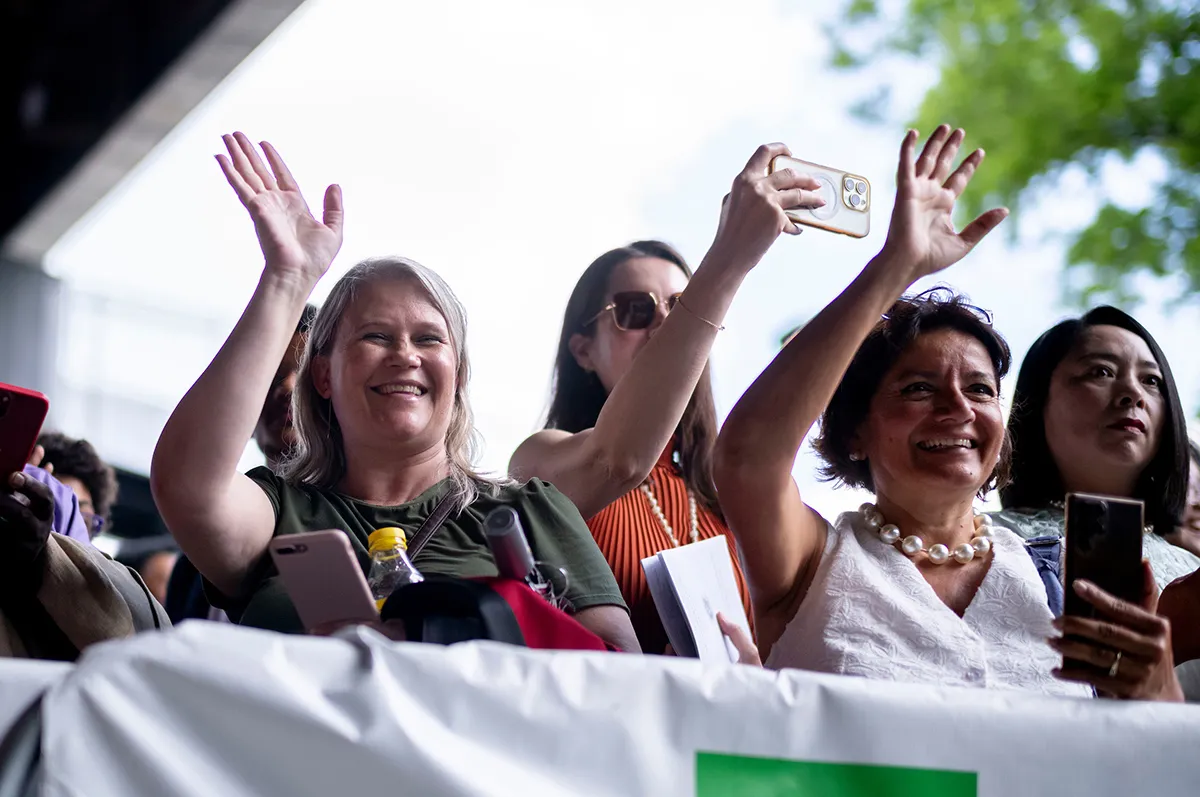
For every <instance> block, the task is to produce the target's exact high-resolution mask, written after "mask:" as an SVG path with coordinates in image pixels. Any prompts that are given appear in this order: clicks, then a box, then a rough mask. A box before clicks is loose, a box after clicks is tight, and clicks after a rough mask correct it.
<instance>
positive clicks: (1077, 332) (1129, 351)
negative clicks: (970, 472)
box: [995, 307, 1200, 588]
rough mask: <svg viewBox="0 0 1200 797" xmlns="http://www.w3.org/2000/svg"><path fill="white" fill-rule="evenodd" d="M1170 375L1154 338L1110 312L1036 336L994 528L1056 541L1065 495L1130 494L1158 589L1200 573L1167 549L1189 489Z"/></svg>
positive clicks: (1182, 554)
mask: <svg viewBox="0 0 1200 797" xmlns="http://www.w3.org/2000/svg"><path fill="white" fill-rule="evenodd" d="M1185 417H1186V416H1185V415H1184V412H1183V407H1182V405H1181V404H1180V401H1179V391H1178V390H1177V389H1176V387H1175V377H1174V376H1173V375H1172V374H1171V366H1170V364H1168V362H1167V358H1166V356H1164V355H1163V352H1162V349H1161V348H1160V347H1159V345H1158V343H1157V342H1156V341H1155V340H1154V338H1153V336H1151V334H1150V333H1149V332H1148V331H1147V330H1146V328H1145V327H1143V326H1142V325H1141V324H1139V323H1138V322H1137V321H1136V320H1134V319H1133V318H1132V317H1130V316H1129V315H1128V314H1126V313H1124V312H1122V311H1120V310H1118V309H1116V308H1115V307H1097V308H1095V309H1094V310H1091V311H1089V312H1088V313H1087V314H1085V315H1084V316H1083V317H1081V318H1076V319H1071V320H1068V321H1063V322H1062V323H1060V324H1057V325H1055V326H1054V327H1052V328H1051V329H1050V330H1048V331H1047V332H1046V333H1045V334H1043V335H1042V336H1041V337H1040V338H1038V339H1037V341H1036V342H1035V343H1034V344H1033V346H1032V347H1031V348H1030V349H1029V353H1028V354H1027V355H1025V361H1024V362H1023V363H1022V364H1021V373H1020V375H1019V376H1018V378H1017V389H1016V392H1015V393H1014V395H1013V409H1012V414H1011V415H1010V417H1009V421H1008V431H1009V434H1011V435H1012V437H1013V441H1014V442H1015V444H1016V455H1015V457H1014V459H1013V471H1012V481H1011V482H1010V483H1009V484H1008V485H1007V486H1005V487H1003V488H1002V489H1001V490H1000V500H1001V503H1002V504H1003V505H1004V507H1005V509H1006V511H1005V512H1003V513H999V514H998V515H996V516H995V517H996V519H997V521H998V522H1001V523H1003V525H1005V526H1008V527H1010V528H1012V529H1013V530H1014V531H1016V532H1017V534H1019V535H1021V536H1022V537H1026V538H1029V537H1038V536H1045V535H1054V536H1062V533H1063V512H1062V507H1063V499H1064V497H1065V495H1066V493H1069V492H1080V493H1099V494H1103V495H1114V496H1121V497H1125V498H1137V499H1139V500H1141V501H1142V502H1143V503H1144V504H1145V519H1146V524H1147V525H1146V530H1147V531H1148V532H1151V531H1152V532H1153V533H1148V534H1147V535H1146V536H1145V537H1144V540H1143V550H1144V552H1145V554H1146V555H1147V556H1148V557H1149V559H1150V564H1151V567H1152V568H1153V571H1154V576H1155V579H1156V581H1157V582H1158V586H1159V588H1162V587H1165V586H1166V585H1167V584H1169V583H1170V582H1171V581H1173V580H1175V579H1176V578H1179V577H1180V576H1184V575H1187V574H1188V573H1191V572H1192V571H1194V570H1196V568H1197V567H1200V558H1197V557H1196V556H1195V555H1194V554H1192V553H1191V552H1189V551H1185V550H1184V549H1182V548H1177V547H1175V546H1174V545H1171V544H1170V543H1169V542H1167V540H1166V539H1165V537H1167V536H1168V535H1171V534H1173V533H1175V531H1176V529H1177V528H1178V527H1179V525H1180V523H1181V520H1182V518H1183V512H1184V508H1185V506H1186V502H1187V489H1188V464H1189V463H1188V438H1187V426H1186V424H1185Z"/></svg>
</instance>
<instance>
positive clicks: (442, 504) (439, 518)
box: [408, 493, 451, 561]
mask: <svg viewBox="0 0 1200 797" xmlns="http://www.w3.org/2000/svg"><path fill="white" fill-rule="evenodd" d="M450 507H451V501H450V493H447V494H446V495H444V496H442V500H440V501H438V502H437V506H435V507H434V508H433V511H432V512H430V513H429V517H427V518H425V522H424V523H422V524H421V528H419V529H417V533H416V534H414V535H413V538H412V542H410V543H409V544H408V558H409V560H410V561H411V560H413V559H416V558H417V554H419V553H421V549H422V548H424V547H425V544H426V543H428V542H429V540H430V538H431V537H433V535H434V534H435V533H436V532H437V530H438V529H440V528H441V527H442V524H443V523H445V522H446V517H447V516H448V515H449V514H450Z"/></svg>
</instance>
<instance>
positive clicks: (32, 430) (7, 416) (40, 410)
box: [0, 382, 50, 481]
mask: <svg viewBox="0 0 1200 797" xmlns="http://www.w3.org/2000/svg"><path fill="white" fill-rule="evenodd" d="M49 409H50V400H49V399H47V398H46V397H45V396H44V395H42V394H41V393H39V392H37V391H36V390H30V389H28V388H24V387H17V386H16V385H6V384H4V383H3V382H0V479H4V480H6V481H7V479H8V477H9V475H10V474H13V473H16V472H17V471H19V470H21V469H23V468H24V467H25V463H26V462H28V461H29V455H30V454H32V453H33V447H34V446H35V445H37V439H38V434H40V433H41V431H42V423H43V422H44V421H45V420H46V413H47V412H48V411H49Z"/></svg>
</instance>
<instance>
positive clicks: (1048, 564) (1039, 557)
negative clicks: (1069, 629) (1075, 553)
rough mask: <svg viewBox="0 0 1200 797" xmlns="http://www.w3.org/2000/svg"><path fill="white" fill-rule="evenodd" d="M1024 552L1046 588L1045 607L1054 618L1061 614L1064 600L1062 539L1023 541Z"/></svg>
mask: <svg viewBox="0 0 1200 797" xmlns="http://www.w3.org/2000/svg"><path fill="white" fill-rule="evenodd" d="M1025 550H1026V551H1028V552H1029V557H1030V558H1031V559H1033V564H1034V567H1036V568H1037V571H1038V575H1039V576H1041V579H1042V584H1043V586H1045V587H1046V605H1047V606H1049V607H1050V613H1051V614H1053V615H1054V616H1055V617H1061V616H1062V613H1063V601H1064V598H1065V595H1064V592H1063V584H1062V577H1061V566H1060V562H1061V561H1062V559H1061V557H1062V538H1061V537H1056V536H1054V535H1049V536H1046V537H1033V538H1032V539H1028V540H1025Z"/></svg>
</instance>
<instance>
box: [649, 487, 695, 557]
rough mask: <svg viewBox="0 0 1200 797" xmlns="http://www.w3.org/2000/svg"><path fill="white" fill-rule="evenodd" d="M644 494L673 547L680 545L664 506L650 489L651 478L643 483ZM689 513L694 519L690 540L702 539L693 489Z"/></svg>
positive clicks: (689, 499)
mask: <svg viewBox="0 0 1200 797" xmlns="http://www.w3.org/2000/svg"><path fill="white" fill-rule="evenodd" d="M640 486H641V490H642V494H643V495H645V496H646V500H648V501H649V502H650V511H651V512H652V513H654V516H655V517H656V518H658V522H659V523H660V524H661V525H662V528H663V531H664V532H666V534H667V539H669V540H670V541H671V547H672V548H678V547H679V540H678V539H677V538H676V537H675V530H674V529H672V528H671V524H670V523H668V522H667V516H666V515H664V514H663V511H662V507H661V506H659V504H658V499H657V498H656V497H655V496H654V491H653V490H651V489H650V480H649V479H646V481H644V482H642V483H641V485H640ZM688 515H689V516H690V517H691V520H692V530H691V533H690V534H689V535H688V541H689V542H695V541H696V540H698V539H700V525H699V524H698V523H697V522H696V496H694V495H692V491H691V490H688Z"/></svg>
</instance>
